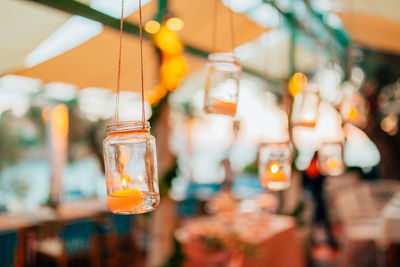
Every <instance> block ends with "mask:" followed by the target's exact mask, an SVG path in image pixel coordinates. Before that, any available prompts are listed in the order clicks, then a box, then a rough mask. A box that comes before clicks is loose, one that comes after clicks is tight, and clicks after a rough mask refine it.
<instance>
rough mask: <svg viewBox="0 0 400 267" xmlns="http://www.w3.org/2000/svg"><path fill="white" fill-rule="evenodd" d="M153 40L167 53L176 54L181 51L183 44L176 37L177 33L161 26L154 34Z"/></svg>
mask: <svg viewBox="0 0 400 267" xmlns="http://www.w3.org/2000/svg"><path fill="white" fill-rule="evenodd" d="M154 42H155V44H156V45H157V47H158V48H160V49H161V50H162V51H163V52H165V53H166V54H168V55H177V54H180V53H181V52H182V49H183V46H182V44H181V43H180V41H179V39H178V35H177V34H176V33H175V32H173V31H171V30H170V29H168V28H167V27H165V26H162V27H161V29H160V30H159V31H158V32H157V34H156V35H155V36H154Z"/></svg>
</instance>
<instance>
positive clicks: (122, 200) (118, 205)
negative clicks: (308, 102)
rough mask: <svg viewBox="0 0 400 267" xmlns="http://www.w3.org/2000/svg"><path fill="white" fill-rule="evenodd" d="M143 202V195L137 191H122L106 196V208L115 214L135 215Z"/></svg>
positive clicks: (131, 189) (132, 189)
mask: <svg viewBox="0 0 400 267" xmlns="http://www.w3.org/2000/svg"><path fill="white" fill-rule="evenodd" d="M144 201H145V196H144V195H143V193H142V192H141V191H139V190H137V189H134V188H130V189H122V190H117V191H115V192H114V193H113V194H112V195H108V197H107V202H108V207H109V209H110V210H111V211H112V212H115V213H136V212H137V211H138V209H139V207H140V206H141V205H142V204H143V202H144Z"/></svg>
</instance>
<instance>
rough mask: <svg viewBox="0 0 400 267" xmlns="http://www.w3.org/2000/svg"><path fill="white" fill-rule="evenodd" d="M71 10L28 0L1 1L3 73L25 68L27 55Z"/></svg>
mask: <svg viewBox="0 0 400 267" xmlns="http://www.w3.org/2000/svg"><path fill="white" fill-rule="evenodd" d="M69 17H71V15H70V14H68V13H64V12H61V11H58V10H55V9H52V8H49V7H46V6H43V5H39V4H36V3H31V2H27V1H15V0H1V1H0V21H1V23H0V34H1V44H0V47H1V49H0V59H1V60H0V74H2V73H6V72H9V71H12V70H16V69H21V68H23V66H24V60H25V58H26V56H27V55H28V54H29V53H30V52H31V51H32V50H33V49H34V48H35V47H36V46H38V45H39V44H40V43H41V42H43V41H44V40H45V39H46V37H48V36H49V35H50V34H51V33H52V32H54V31H55V30H56V29H57V28H58V27H60V26H61V25H62V24H63V23H64V22H65V21H67V19H68V18H69Z"/></svg>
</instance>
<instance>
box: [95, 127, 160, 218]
mask: <svg viewBox="0 0 400 267" xmlns="http://www.w3.org/2000/svg"><path fill="white" fill-rule="evenodd" d="M103 145H104V165H105V172H106V183H107V203H108V207H109V209H110V211H111V212H112V213H115V214H139V213H146V212H149V211H152V210H154V209H156V208H157V206H158V205H159V203H160V194H159V188H158V173H157V153H156V142H155V138H154V137H153V136H152V135H151V134H150V125H149V123H148V122H146V123H145V124H143V123H142V122H140V121H125V122H117V123H111V124H109V125H107V138H106V139H105V140H104V143H103Z"/></svg>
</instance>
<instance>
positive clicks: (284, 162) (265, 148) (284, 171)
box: [258, 142, 292, 191]
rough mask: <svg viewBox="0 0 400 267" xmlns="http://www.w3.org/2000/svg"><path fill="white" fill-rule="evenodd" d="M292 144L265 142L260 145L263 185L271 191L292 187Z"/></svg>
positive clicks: (260, 170) (260, 172) (260, 167)
mask: <svg viewBox="0 0 400 267" xmlns="http://www.w3.org/2000/svg"><path fill="white" fill-rule="evenodd" d="M291 164H292V157H291V149H290V144H289V143H288V142H286V143H265V144H262V145H261V146H260V150H259V162H258V172H259V177H260V182H261V185H262V186H263V187H265V188H267V189H269V190H271V191H279V190H285V189H288V188H289V187H290V184H291V174H292V167H291Z"/></svg>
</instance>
